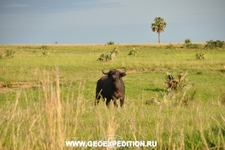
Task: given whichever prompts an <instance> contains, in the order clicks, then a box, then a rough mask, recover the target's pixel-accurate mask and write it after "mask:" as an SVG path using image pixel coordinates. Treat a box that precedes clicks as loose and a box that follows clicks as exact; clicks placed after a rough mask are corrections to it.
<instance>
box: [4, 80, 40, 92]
mask: <svg viewBox="0 0 225 150" xmlns="http://www.w3.org/2000/svg"><path fill="white" fill-rule="evenodd" d="M39 86H40V84H38V83H36V82H9V83H4V82H0V93H6V92H12V91H15V90H17V89H27V88H32V87H39Z"/></svg>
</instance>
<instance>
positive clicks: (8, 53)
mask: <svg viewBox="0 0 225 150" xmlns="http://www.w3.org/2000/svg"><path fill="white" fill-rule="evenodd" d="M15 53H16V52H15V51H14V50H6V51H5V52H4V53H3V54H0V59H2V58H12V57H14V54H15Z"/></svg>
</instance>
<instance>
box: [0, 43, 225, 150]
mask: <svg viewBox="0 0 225 150" xmlns="http://www.w3.org/2000/svg"><path fill="white" fill-rule="evenodd" d="M114 47H117V48H118V51H119V53H118V55H116V58H115V60H114V61H111V62H100V61H97V59H98V58H99V56H100V55H101V54H102V53H104V52H107V51H109V50H111V49H113V48H114ZM180 47H181V45H174V46H173V49H168V48H166V46H165V45H160V46H157V45H112V46H104V45H80V46H69V45H68V46H65V45H47V47H46V49H41V48H42V46H41V45H40V46H39V45H33V46H32V45H27V46H26V45H21V46H13V45H6V46H0V53H2V52H4V51H5V50H7V49H12V50H14V51H15V54H14V57H13V58H2V59H0V74H1V75H0V83H1V84H0V106H1V107H0V114H1V116H0V133H1V134H0V149H67V148H66V146H65V141H66V140H85V141H88V140H92V141H96V140H100V139H102V138H103V137H104V136H106V135H110V134H116V135H119V136H121V137H122V138H123V139H124V140H126V141H130V140H139V141H140V140H145V141H147V140H148V141H152V140H154V141H157V143H158V145H157V149H173V148H174V149H204V148H214V149H219V148H220V149H223V148H225V140H224V139H225V125H224V124H225V111H224V109H225V105H224V102H225V100H224V93H225V88H224V85H225V50H224V49H212V50H205V49H203V47H204V46H203V45H202V46H200V47H202V48H199V49H184V48H180ZM133 48H135V51H137V53H138V55H137V56H135V57H134V56H129V55H128V53H129V52H130V51H131V50H132V49H133ZM43 52H47V53H48V55H43ZM198 52H201V53H204V54H205V55H206V59H204V60H197V59H196V53H198ZM122 67H126V68H127V75H126V76H125V77H124V82H125V85H126V96H125V107H124V108H122V109H121V108H118V109H114V108H113V105H112V104H111V107H110V108H106V107H105V104H104V103H103V102H102V101H101V103H100V104H99V105H98V106H94V99H95V86H96V82H97V80H98V79H99V78H100V77H101V76H102V73H101V70H102V69H103V68H106V69H113V68H122ZM186 71H188V76H187V78H188V84H189V85H192V86H189V87H190V89H188V87H187V88H185V89H184V90H183V91H177V92H175V93H172V94H174V95H175V97H174V98H172V99H169V98H168V97H167V96H168V94H171V93H168V92H167V91H166V85H165V81H166V72H170V73H172V74H173V75H174V76H175V77H176V76H177V75H178V74H180V73H184V72H186ZM17 82H21V85H20V84H15V83H17ZM22 83H24V84H25V85H24V86H23V85H22ZM26 84H27V85H26ZM2 85H8V86H7V87H5V86H4V87H3V86H2ZM193 91H195V92H196V93H195V95H194V97H193V98H187V97H188V96H189V95H190V94H191V93H193ZM186 92H187V93H186ZM152 99H155V100H157V101H158V102H160V104H155V103H151V101H152ZM184 101H186V102H185V103H184ZM80 149H81V148H80ZM90 149H91V148H90ZM125 149H128V148H125ZM143 149H145V148H143ZM146 149H148V148H146Z"/></svg>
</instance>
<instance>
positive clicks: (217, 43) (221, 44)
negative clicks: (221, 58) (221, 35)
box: [205, 40, 224, 49]
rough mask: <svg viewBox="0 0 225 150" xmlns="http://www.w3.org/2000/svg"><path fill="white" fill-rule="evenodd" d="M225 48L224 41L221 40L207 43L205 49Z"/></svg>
mask: <svg viewBox="0 0 225 150" xmlns="http://www.w3.org/2000/svg"><path fill="white" fill-rule="evenodd" d="M223 47H224V41H220V40H216V41H213V40H210V41H206V45H205V49H213V48H223Z"/></svg>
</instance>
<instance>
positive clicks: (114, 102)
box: [113, 99, 118, 107]
mask: <svg viewBox="0 0 225 150" xmlns="http://www.w3.org/2000/svg"><path fill="white" fill-rule="evenodd" d="M113 104H114V107H118V105H117V103H116V99H113Z"/></svg>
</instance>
